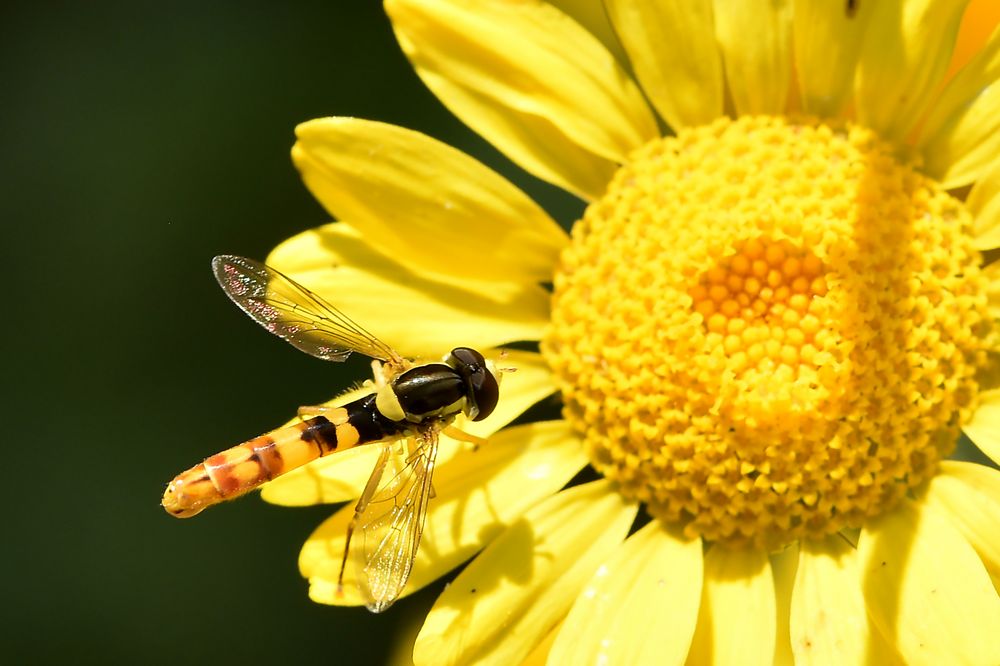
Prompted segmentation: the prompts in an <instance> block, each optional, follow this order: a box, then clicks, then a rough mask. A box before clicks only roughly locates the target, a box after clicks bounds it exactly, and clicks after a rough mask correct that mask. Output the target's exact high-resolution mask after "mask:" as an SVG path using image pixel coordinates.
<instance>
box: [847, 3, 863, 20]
mask: <svg viewBox="0 0 1000 666" xmlns="http://www.w3.org/2000/svg"><path fill="white" fill-rule="evenodd" d="M859 2H861V0H847V18H854V15H855V14H856V13H857V12H858V3H859Z"/></svg>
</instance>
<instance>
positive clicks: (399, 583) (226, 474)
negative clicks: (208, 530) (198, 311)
mask: <svg viewBox="0 0 1000 666" xmlns="http://www.w3.org/2000/svg"><path fill="white" fill-rule="evenodd" d="M212 268H213V271H214V273H215V277H216V279H217V280H218V281H219V284H220V285H221V286H222V289H223V291H225V292H226V295H227V296H229V298H230V299H232V301H233V302H234V303H236V305H238V306H239V307H240V308H241V309H242V310H243V311H244V312H246V313H247V314H248V315H250V317H252V318H253V319H254V320H255V321H256V322H257V323H258V324H260V325H261V326H263V327H264V328H266V329H267V330H268V331H270V332H271V333H273V334H274V335H277V336H278V337H280V338H282V339H283V340H286V341H287V342H289V343H291V344H292V345H294V346H295V347H297V348H298V349H300V350H302V351H304V352H306V353H307V354H310V355H312V356H315V357H317V358H320V359H323V360H326V361H343V360H344V359H346V358H347V357H348V356H350V354H351V353H352V352H357V353H359V354H364V355H366V356H369V357H371V358H372V359H373V360H372V370H373V374H374V380H373V381H371V382H366V386H369V387H370V388H371V389H372V390H371V392H370V393H368V394H366V395H364V396H362V397H360V398H358V399H356V400H354V401H352V402H349V403H347V404H345V405H343V406H340V407H302V408H300V409H299V418H300V422H299V423H296V424H294V425H291V426H287V427H285V428H280V429H278V430H275V431H273V432H270V433H268V434H265V435H261V436H260V437H257V438H254V439H251V440H249V441H246V442H243V443H242V444H239V445H237V446H234V447H232V448H230V449H227V450H225V451H223V452H221V453H217V454H216V455H214V456H211V457H209V458H207V459H205V461H204V462H202V463H199V464H197V465H195V466H194V467H192V468H191V469H189V470H187V471H186V472H183V473H181V474H179V475H178V476H177V477H176V478H175V479H174V480H173V481H171V482H170V484H169V485H168V486H167V490H166V492H165V493H164V494H163V501H162V503H163V508H164V509H166V511H167V513H169V514H171V515H173V516H176V517H178V518H187V517H190V516H193V515H195V514H197V513H199V512H200V511H202V510H203V509H205V508H206V507H209V506H211V505H213V504H218V503H219V502H222V501H224V500H228V499H232V498H235V497H238V496H240V495H243V494H245V493H247V492H249V491H251V490H253V489H254V488H257V487H258V486H260V485H261V484H263V483H264V482H266V481H270V480H271V479H274V478H275V477H277V476H279V475H281V474H284V473H285V472H288V471H291V470H293V469H295V468H297V467H301V466H302V465H305V464H306V463H309V462H311V461H313V460H315V459H317V458H319V457H321V456H326V455H330V454H333V453H338V452H340V451H345V450H347V449H350V448H354V447H356V446H361V445H363V444H372V443H376V442H380V443H381V444H382V449H381V453H380V455H379V457H378V461H377V462H376V464H375V467H374V469H373V470H372V473H371V477H370V478H369V479H368V483H367V484H366V485H365V488H364V491H363V492H362V493H361V497H360V498H359V499H358V503H357V505H356V507H355V510H354V517H353V519H352V521H351V523H350V525H349V526H348V529H347V542H346V544H345V547H344V558H343V560H342V562H341V569H340V577H339V582H341V583H342V582H343V577H344V567H345V566H346V564H347V557H348V552H349V551H350V550H351V548H350V546H351V537H352V535H353V534H354V532H358V534H359V536H360V539H361V542H362V543H361V544H360V545H358V544H355V549H354V550H353V551H351V552H353V553H354V555H355V557H354V560H355V561H356V563H357V566H358V567H359V569H360V571H359V575H358V576H357V578H358V581H359V583H358V584H359V587H360V588H361V589H360V590H359V591H360V593H361V596H362V598H363V599H365V601H366V605H367V606H368V608H369V609H370V610H372V611H374V612H381V611H383V610H385V609H386V608H388V607H389V606H390V605H391V604H392V603H393V602H394V601H395V600H396V598H397V597H398V596H399V594H400V593H401V592H402V589H403V586H404V585H405V584H406V581H407V579H408V578H409V575H410V571H411V569H412V567H413V560H414V558H415V557H416V554H417V547H418V546H419V544H420V536H421V534H422V532H423V527H424V519H425V517H426V515H427V502H428V500H429V499H430V498H431V496H432V495H433V488H432V486H431V476H432V472H433V470H434V461H435V458H436V456H437V450H438V435H439V433H441V432H446V433H447V434H448V435H449V436H453V437H455V438H456V439H464V440H465V441H475V442H478V438H474V437H472V436H471V435H467V434H465V433H462V432H461V431H460V430H458V429H457V428H455V427H454V426H452V425H451V424H452V422H453V421H454V419H455V417H456V416H457V415H458V414H460V413H462V414H465V415H466V416H467V417H468V418H469V419H471V420H473V421H480V420H482V419H484V418H486V417H487V416H489V415H490V414H491V413H492V412H493V410H494V408H495V407H496V405H497V401H498V399H499V377H500V372H499V371H498V370H497V369H496V368H495V367H494V365H493V363H492V362H491V361H487V360H486V359H485V358H484V357H483V355H482V354H481V353H479V352H478V351H476V350H474V349H470V348H468V347H457V348H455V349H453V350H451V352H449V353H448V354H447V355H446V356H445V357H444V360H443V361H442V362H438V363H422V364H415V363H413V362H411V361H408V360H407V359H405V358H403V357H402V356H401V355H400V354H398V353H397V352H396V351H394V350H393V349H392V348H391V347H390V346H389V345H387V344H385V343H384V342H382V341H381V340H379V339H378V338H376V337H375V336H373V335H372V334H371V333H369V332H368V331H366V330H365V329H364V328H362V327H361V326H360V325H358V324H357V323H355V322H354V321H353V320H351V319H350V318H349V317H347V315H345V314H344V313H343V312H341V311H340V310H338V309H337V308H335V307H334V306H332V305H330V304H329V303H327V302H326V301H324V300H323V299H322V298H320V297H319V296H317V295H316V294H314V293H313V292H311V291H309V290H308V289H306V288H305V287H303V286H302V285H300V284H299V283H297V282H295V281H294V280H292V279H291V278H289V277H287V276H286V275H283V274H282V273H280V272H279V271H277V270H275V269H273V268H271V267H269V266H266V265H264V264H261V263H258V262H256V261H253V260H252V259H246V258H243V257H237V256H231V255H223V256H219V257H216V258H215V259H214V260H213V261H212ZM399 444H402V447H401V448H402V450H403V452H404V453H405V456H404V458H403V462H402V464H401V465H399V466H398V467H399V469H398V470H397V469H396V466H393V465H391V464H390V459H392V458H393V451H394V450H395V448H396V447H397V446H398V445H399Z"/></svg>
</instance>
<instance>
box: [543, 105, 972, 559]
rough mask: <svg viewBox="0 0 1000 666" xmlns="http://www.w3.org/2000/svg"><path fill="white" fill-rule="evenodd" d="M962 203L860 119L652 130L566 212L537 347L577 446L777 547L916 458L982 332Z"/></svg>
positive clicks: (626, 478)
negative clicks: (574, 220)
mask: <svg viewBox="0 0 1000 666" xmlns="http://www.w3.org/2000/svg"><path fill="white" fill-rule="evenodd" d="M969 224H970V217H969V215H968V213H967V211H966V210H965V209H964V207H963V206H962V204H961V203H960V202H959V201H957V200H955V199H954V198H952V197H950V196H949V195H948V194H947V193H946V192H944V191H943V190H942V189H941V188H940V187H939V186H938V185H937V184H936V183H934V182H933V181H931V180H929V179H928V178H926V177H924V176H922V175H920V174H919V173H918V172H917V171H916V170H914V169H913V168H912V167H911V166H910V165H907V164H904V163H901V162H900V161H899V160H897V159H896V157H895V156H894V155H893V154H892V152H891V151H890V149H889V147H888V146H887V145H885V144H883V143H881V142H879V141H878V140H876V139H875V138H874V136H873V135H872V133H871V132H869V131H867V130H864V129H863V128H858V127H853V126H845V127H839V128H834V127H830V126H827V125H823V124H819V123H812V122H801V123H798V124H793V123H791V122H789V121H787V120H784V119H779V118H770V117H744V118H740V119H738V120H735V121H733V120H728V119H722V120H719V121H717V122H716V123H714V124H713V125H710V126H704V127H699V128H693V129H690V130H684V131H682V132H681V133H680V134H679V135H678V136H676V137H670V138H665V139H662V140H657V141H654V142H652V143H650V144H648V145H647V146H645V147H644V148H642V149H641V150H640V151H638V152H637V153H636V154H635V155H634V156H633V158H632V160H631V161H630V163H629V164H628V165H626V166H624V167H622V168H621V169H620V170H619V172H618V173H617V175H616V177H615V179H614V180H613V182H612V183H611V185H610V186H609V190H608V192H607V194H606V195H605V196H604V198H602V199H601V200H599V201H596V202H594V203H593V204H592V205H591V206H590V207H589V208H588V209H587V212H586V214H585V216H584V218H583V220H581V221H580V222H579V223H578V224H577V225H576V227H575V228H574V230H573V243H572V244H571V246H570V247H569V248H568V249H567V250H566V252H565V253H564V255H563V257H562V264H561V267H560V270H559V271H558V272H557V275H556V280H555V293H554V300H553V314H552V325H551V327H550V330H549V331H548V333H547V334H546V337H545V339H544V340H543V345H542V349H543V352H544V353H545V355H546V357H547V359H548V361H549V362H550V364H551V366H552V367H553V369H554V371H555V373H556V375H557V377H558V379H559V381H560V386H561V389H562V393H563V397H564V400H565V415H566V418H567V419H568V420H569V421H570V422H571V423H572V424H573V425H574V427H575V428H576V429H577V430H578V431H579V432H580V433H581V435H582V436H583V439H584V441H585V444H586V447H587V450H588V452H589V454H590V457H591V460H592V462H593V465H594V466H595V467H596V468H597V469H598V471H600V472H601V473H602V474H604V475H605V476H607V477H609V478H611V479H613V480H615V481H617V482H618V484H619V486H620V488H621V491H622V492H623V493H624V494H626V495H628V496H630V497H633V498H635V499H638V500H641V501H643V502H646V503H647V504H648V507H649V510H650V512H651V513H652V514H653V515H654V516H656V517H657V518H660V519H662V520H664V521H668V522H680V523H683V524H684V525H685V529H686V531H687V532H688V533H689V534H692V535H699V536H702V537H704V538H707V539H710V540H714V541H720V542H724V543H728V544H733V545H737V544H747V543H750V544H754V545H757V546H769V547H770V546H776V545H779V544H781V543H785V542H787V541H790V540H793V539H797V538H802V537H805V536H822V535H826V534H830V533H832V532H835V531H837V530H840V529H842V528H844V527H852V526H859V525H860V524H861V523H862V521H863V520H864V519H865V518H866V517H868V516H871V515H876V514H878V513H881V512H882V511H884V510H886V509H887V508H889V507H890V506H891V505H892V504H893V503H894V502H896V501H897V500H898V499H899V498H900V497H901V496H902V495H903V494H904V493H905V492H906V491H907V490H908V489H909V488H911V487H913V486H914V485H916V484H918V483H920V482H921V481H923V480H924V479H925V478H927V477H928V476H929V475H930V474H931V473H932V472H933V471H934V469H935V466H936V464H937V462H938V460H939V459H940V458H941V457H942V456H943V455H946V454H947V453H948V452H949V451H950V450H951V448H952V446H953V444H954V442H955V440H956V438H957V436H958V433H959V427H960V424H961V423H962V422H963V420H964V419H967V418H968V416H969V415H970V414H971V410H972V408H973V407H974V405H975V401H976V381H975V374H976V372H977V370H979V369H980V368H981V367H982V366H983V365H984V363H985V351H984V350H985V349H986V347H987V343H986V341H985V338H986V337H987V335H989V334H990V332H991V329H990V326H991V324H990V321H991V320H990V317H989V316H988V313H987V310H986V287H985V280H984V278H983V277H982V275H981V274H980V271H979V263H980V257H979V255H978V253H977V252H976V251H975V249H974V248H973V247H972V244H971V241H970V237H969V235H968V233H967V232H968V228H969Z"/></svg>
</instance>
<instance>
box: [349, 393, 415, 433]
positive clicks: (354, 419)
mask: <svg viewBox="0 0 1000 666" xmlns="http://www.w3.org/2000/svg"><path fill="white" fill-rule="evenodd" d="M375 398H376V395H375V394H374V393H372V394H370V395H366V396H365V397H363V398H358V399H357V400H355V401H354V402H349V403H347V404H346V405H344V409H346V410H347V422H348V423H349V424H350V425H351V426H352V427H353V428H354V429H355V430H357V431H358V444H364V443H366V442H377V441H379V440H382V439H386V438H388V437H395V436H396V435H400V434H402V433H403V431H404V430H405V429H406V428H407V427H408V424H407V423H405V422H402V423H397V422H396V421H393V420H391V419H388V418H386V417H385V416H383V415H382V412H380V411H378V408H377V407H376V406H375Z"/></svg>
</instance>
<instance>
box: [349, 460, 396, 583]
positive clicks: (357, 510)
mask: <svg viewBox="0 0 1000 666" xmlns="http://www.w3.org/2000/svg"><path fill="white" fill-rule="evenodd" d="M391 451H392V444H391V442H386V443H384V444H382V450H381V451H380V452H379V454H378V460H377V461H376V462H375V467H374V468H373V469H372V474H371V476H369V477H368V483H366V484H365V489H364V490H363V491H362V492H361V497H359V498H358V503H357V504H355V505H354V516H353V517H352V518H351V522H350V523H348V525H347V539H346V540H345V541H344V557H343V558H342V559H341V560H340V574H339V575H338V576H337V594H338V595H339V594H342V593H343V589H344V569H345V568H347V554H348V553H349V552H350V551H351V537H352V536H354V528H355V527H357V524H358V521H359V520H360V519H361V515H362V514H363V513H364V512H365V509H366V508H368V502H369V501H371V498H372V496H373V495H374V494H375V490H376V489H377V488H378V484H379V481H381V480H382V472H383V470H385V465H386V463H387V462H388V461H389V453H390V452H391ZM362 573H363V572H358V575H361V574H362Z"/></svg>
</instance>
